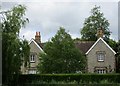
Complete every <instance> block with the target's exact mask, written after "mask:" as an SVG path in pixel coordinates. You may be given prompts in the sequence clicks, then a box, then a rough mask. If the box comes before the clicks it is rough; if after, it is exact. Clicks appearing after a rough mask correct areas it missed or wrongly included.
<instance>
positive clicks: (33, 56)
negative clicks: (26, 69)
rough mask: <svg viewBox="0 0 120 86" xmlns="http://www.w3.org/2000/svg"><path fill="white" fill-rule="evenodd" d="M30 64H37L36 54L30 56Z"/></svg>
mask: <svg viewBox="0 0 120 86" xmlns="http://www.w3.org/2000/svg"><path fill="white" fill-rule="evenodd" d="M30 62H35V54H31V55H30Z"/></svg>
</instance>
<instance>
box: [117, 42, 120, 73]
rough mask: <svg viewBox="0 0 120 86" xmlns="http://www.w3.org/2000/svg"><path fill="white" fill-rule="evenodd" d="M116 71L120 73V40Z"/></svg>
mask: <svg viewBox="0 0 120 86" xmlns="http://www.w3.org/2000/svg"><path fill="white" fill-rule="evenodd" d="M116 72H117V73H120V40H119V41H118V43H117V54H116Z"/></svg>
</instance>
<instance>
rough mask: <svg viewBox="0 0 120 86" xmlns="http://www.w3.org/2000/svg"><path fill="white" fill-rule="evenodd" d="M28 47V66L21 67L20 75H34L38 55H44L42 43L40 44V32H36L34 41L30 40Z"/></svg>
mask: <svg viewBox="0 0 120 86" xmlns="http://www.w3.org/2000/svg"><path fill="white" fill-rule="evenodd" d="M29 46H30V56H29V66H27V67H26V68H25V67H23V66H22V67H21V71H22V74H36V73H37V65H38V63H39V54H40V53H44V51H43V43H41V36H40V32H36V35H35V39H33V38H32V39H31V40H30V42H29Z"/></svg>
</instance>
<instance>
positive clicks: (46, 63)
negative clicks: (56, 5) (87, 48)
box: [38, 27, 86, 73]
mask: <svg viewBox="0 0 120 86" xmlns="http://www.w3.org/2000/svg"><path fill="white" fill-rule="evenodd" d="M44 51H45V53H44V54H42V55H40V57H41V58H40V63H39V65H38V71H40V73H76V72H80V71H83V70H84V68H85V64H86V63H85V61H86V60H85V58H84V56H83V55H82V54H81V52H80V51H79V50H78V49H77V48H76V47H75V44H74V42H73V40H72V38H71V36H70V35H69V34H68V33H67V32H65V29H64V28H62V27H60V29H59V30H58V32H57V34H56V35H55V36H54V37H52V39H51V41H49V42H47V43H46V45H45V47H44Z"/></svg>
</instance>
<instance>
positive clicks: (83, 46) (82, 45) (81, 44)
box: [75, 41, 95, 54]
mask: <svg viewBox="0 0 120 86" xmlns="http://www.w3.org/2000/svg"><path fill="white" fill-rule="evenodd" d="M94 43H95V41H76V42H75V46H76V47H77V48H78V49H80V50H81V52H82V53H84V54H85V53H86V52H87V51H88V50H89V49H90V48H91V46H92V45H93V44H94Z"/></svg>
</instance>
